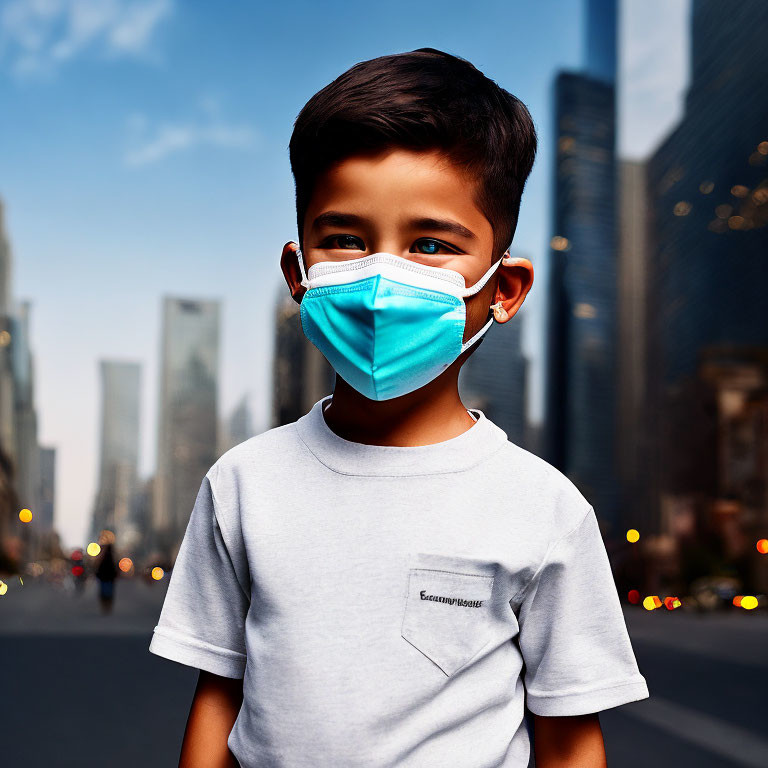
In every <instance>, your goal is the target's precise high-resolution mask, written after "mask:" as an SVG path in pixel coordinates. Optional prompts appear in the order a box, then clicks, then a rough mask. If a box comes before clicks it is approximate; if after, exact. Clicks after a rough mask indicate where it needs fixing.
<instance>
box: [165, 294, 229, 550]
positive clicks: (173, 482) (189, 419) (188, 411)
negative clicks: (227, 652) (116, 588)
mask: <svg viewBox="0 0 768 768" xmlns="http://www.w3.org/2000/svg"><path fill="white" fill-rule="evenodd" d="M219 312H220V303H219V302H218V301H204V300H195V299H186V298H175V297H165V298H164V301H163V330H162V349H161V358H160V398H159V411H158V418H159V427H158V448H157V473H156V476H155V483H154V493H155V498H154V504H153V515H154V534H155V545H156V547H157V548H158V549H160V550H161V551H164V552H166V554H168V555H169V557H170V558H171V559H172V560H174V559H175V557H176V553H177V552H178V547H179V544H180V543H181V538H182V537H183V535H184V531H185V529H186V525H187V522H188V521H189V516H190V514H191V512H192V508H193V507H194V503H195V498H196V496H197V492H198V490H199V489H200V484H201V483H202V481H203V477H204V476H205V473H206V472H207V471H208V470H209V469H210V468H211V466H212V465H213V464H214V463H215V461H216V459H217V458H218V456H217V446H218V439H217V438H218V435H217V425H218V391H219V387H218V381H219Z"/></svg>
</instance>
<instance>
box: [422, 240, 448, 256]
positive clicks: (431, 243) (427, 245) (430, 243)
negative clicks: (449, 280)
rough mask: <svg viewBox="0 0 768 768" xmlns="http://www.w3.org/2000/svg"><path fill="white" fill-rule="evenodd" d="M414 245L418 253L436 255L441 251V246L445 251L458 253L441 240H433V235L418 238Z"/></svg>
mask: <svg viewBox="0 0 768 768" xmlns="http://www.w3.org/2000/svg"><path fill="white" fill-rule="evenodd" d="M413 247H414V248H415V249H416V253H423V254H425V255H427V256H435V255H437V254H439V253H440V249H441V248H445V249H446V250H445V251H444V253H456V251H455V250H454V249H453V248H451V246H449V245H446V244H445V243H441V242H440V241H439V240H433V239H432V238H431V237H424V238H422V239H421V240H417V241H416V242H415V243H414V244H413Z"/></svg>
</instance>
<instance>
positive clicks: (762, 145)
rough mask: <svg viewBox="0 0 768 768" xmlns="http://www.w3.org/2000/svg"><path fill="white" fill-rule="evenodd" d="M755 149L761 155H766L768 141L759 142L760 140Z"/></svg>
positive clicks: (767, 153) (767, 152)
mask: <svg viewBox="0 0 768 768" xmlns="http://www.w3.org/2000/svg"><path fill="white" fill-rule="evenodd" d="M757 151H758V152H759V153H760V154H761V155H768V141H761V142H760V143H759V144H758V145H757Z"/></svg>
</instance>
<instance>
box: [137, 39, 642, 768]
mask: <svg viewBox="0 0 768 768" xmlns="http://www.w3.org/2000/svg"><path fill="white" fill-rule="evenodd" d="M536 143H537V138H536V133H535V128H534V125H533V122H532V120H531V117H530V115H529V113H528V111H527V109H526V108H525V106H524V105H523V104H522V103H521V102H520V101H519V100H518V99H516V98H515V97H514V96H512V95H511V94H509V93H508V92H506V91H505V90H503V89H501V88H500V87H499V86H498V85H496V83H494V82H493V81H491V80H489V79H487V78H486V77H485V76H484V75H482V73H481V72H479V71H478V70H477V69H475V68H474V67H473V66H472V65H471V64H470V63H469V62H467V61H465V60H464V59H460V58H456V57H453V56H450V55H448V54H445V53H442V52H440V51H436V50H434V49H431V48H426V49H419V50H418V51H413V52H410V53H405V54H399V55H394V56H384V57H381V58H377V59H373V60H371V61H365V62H362V63H360V64H357V65H356V66H354V67H352V68H351V69H350V70H349V71H347V72H345V73H344V74H343V75H341V76H340V77H339V78H337V79H336V80H335V81H333V82H332V83H331V84H330V85H328V86H327V87H325V88H323V89H322V90H321V91H320V92H319V93H317V94H316V95H315V96H314V97H313V98H312V99H310V101H309V102H308V103H307V104H306V106H305V107H304V108H303V110H302V111H301V113H300V114H299V116H298V118H297V121H296V124H295V126H294V131H293V136H292V138H291V142H290V157H291V167H292V170H293V173H294V176H295V179H296V204H297V220H298V232H299V243H298V245H297V244H296V243H293V242H290V243H287V244H286V246H285V247H284V249H283V253H282V259H281V266H282V270H283V273H284V276H285V279H286V282H287V283H288V286H289V288H290V291H291V295H292V296H293V297H294V299H295V300H296V301H297V302H298V303H300V314H301V323H302V327H303V329H304V332H305V333H306V335H307V336H308V338H309V339H310V340H311V341H312V342H313V343H314V344H315V345H316V346H317V347H318V348H319V349H320V350H321V351H322V352H323V354H324V355H325V356H326V357H327V358H328V360H329V362H330V363H331V364H332V365H333V367H334V368H335V370H336V374H337V376H336V382H335V386H334V390H333V393H332V395H328V396H326V397H323V398H322V399H321V400H319V401H318V402H317V403H315V405H314V406H313V407H312V408H311V410H310V411H309V413H307V414H305V415H304V416H302V417H301V418H300V419H298V420H297V421H296V422H294V423H291V424H287V425H284V426H280V427H276V428H274V429H270V430H268V431H266V432H264V433H262V434H260V435H256V436H255V437H252V438H251V439H249V440H247V441H245V442H244V443H241V444H240V445H238V446H236V447H234V448H232V449H231V450H229V451H227V452H226V453H225V454H224V455H223V456H222V457H221V458H220V459H219V460H218V461H217V462H216V463H215V464H214V466H213V467H211V469H210V470H209V472H208V473H207V474H206V476H205V478H204V480H203V483H202V486H201V488H200V491H199V494H198V496H197V501H196V503H195V505H194V508H193V510H192V513H191V517H190V521H189V524H188V527H187V531H186V534H185V537H184V540H183V542H182V546H181V549H180V551H179V554H178V558H177V560H176V564H175V568H174V569H173V572H172V576H171V580H170V583H169V587H168V592H167V595H166V598H165V603H164V605H163V608H162V612H161V614H160V618H159V622H158V625H157V626H156V627H155V630H154V635H153V637H152V641H151V644H150V651H152V652H153V653H156V654H158V655H160V656H165V657H167V658H169V659H173V660H175V661H177V662H181V663H182V664H187V665H191V666H194V667H197V668H199V669H200V676H199V681H198V686H197V690H196V692H195V697H194V701H193V704H192V709H191V712H190V717H189V721H188V724H187V730H186V733H185V738H184V744H183V747H182V758H181V765H182V766H185V767H187V768H213V766H225V765H233V766H234V765H240V766H243V767H247V768H272V767H274V768H278V767H279V768H304V767H305V766H306V767H309V766H312V768H316V767H318V766H320V767H325V766H329V767H330V766H333V767H334V768H335V767H339V766H355V767H359V768H363V767H365V768H375V767H378V766H381V767H382V768H383V767H384V766H387V767H389V766H406V767H408V766H414V767H419V768H422V767H423V768H433V767H442V766H447V767H449V768H485V767H487V768H491V766H509V767H512V766H514V767H515V768H524V767H525V766H526V765H528V760H529V754H530V741H529V733H528V728H527V726H526V718H525V706H526V705H527V707H528V709H529V710H530V712H532V713H533V723H532V724H533V732H534V752H535V758H536V765H537V766H538V767H539V768H553V767H554V766H579V768H588V767H589V768H598V767H599V766H604V765H605V753H604V748H603V740H602V733H601V730H600V725H599V720H598V712H599V711H600V710H603V709H607V708H610V707H616V706H619V705H621V704H624V703H627V702H630V701H635V700H638V699H642V698H646V697H647V696H648V695H649V694H648V688H647V685H646V681H645V678H644V677H643V676H642V675H641V674H640V672H639V670H638V667H637V664H636V660H635V657H634V654H633V651H632V647H631V644H630V640H629V637H628V634H627V631H626V626H625V623H624V618H623V614H622V612H621V606H620V603H619V598H618V595H617V592H616V588H615V584H614V581H613V578H612V575H611V570H610V567H609V562H608V558H607V554H606V550H605V547H604V544H603V540H602V537H601V534H600V529H599V528H598V525H597V519H596V516H595V512H594V510H593V508H592V506H591V505H590V504H589V502H588V501H587V500H586V499H585V498H584V497H583V496H582V495H581V494H580V493H579V491H578V490H577V489H576V487H575V486H574V485H573V484H572V483H571V482H570V481H569V480H568V479H567V478H566V477H565V476H564V475H562V474H561V473H560V472H559V471H557V470H556V469H555V468H553V467H552V466H551V465H549V464H548V463H546V462H545V461H543V460H542V459H539V458H537V457H536V456H534V455H533V454H531V453H529V452H527V451H525V450H523V449H522V448H520V447H518V446H516V445H515V444H514V443H512V442H511V441H509V440H508V439H507V435H506V433H505V432H503V431H502V430H501V429H500V428H499V427H498V426H496V425H495V424H494V423H493V422H491V421H490V420H489V419H488V418H487V417H486V416H485V415H484V413H483V412H482V411H480V410H467V409H466V408H465V407H464V406H463V405H462V402H461V399H460V397H459V393H458V374H459V369H460V367H461V365H463V363H464V362H465V361H466V359H467V358H468V356H469V355H470V354H471V352H472V351H473V350H474V349H476V347H477V344H478V343H479V342H480V340H481V338H482V336H483V334H484V333H485V332H486V331H487V330H488V328H489V327H490V325H491V324H492V323H493V322H494V321H496V322H497V323H500V324H503V323H506V322H508V321H509V320H510V319H511V318H512V317H513V316H514V315H515V313H516V312H517V310H518V309H519V308H520V306H521V305H522V303H523V301H524V299H525V296H526V294H527V293H528V290H529V289H530V287H531V284H532V281H533V268H532V266H531V263H530V262H529V261H528V260H527V259H524V258H511V257H509V255H508V254H507V253H506V250H507V247H508V246H509V244H510V242H511V241H512V237H513V234H514V230H515V227H516V224H517V217H518V212H519V207H520V198H521V195H522V191H523V187H524V185H525V182H526V179H527V177H528V175H529V173H530V170H531V167H532V165H533V161H534V156H535V152H536Z"/></svg>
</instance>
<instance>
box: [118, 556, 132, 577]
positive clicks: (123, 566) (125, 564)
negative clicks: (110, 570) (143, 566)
mask: <svg viewBox="0 0 768 768" xmlns="http://www.w3.org/2000/svg"><path fill="white" fill-rule="evenodd" d="M117 567H118V568H119V569H120V570H121V571H123V572H124V573H128V571H130V570H131V568H133V560H131V558H130V557H123V558H121V559H120V562H119V563H118V564H117Z"/></svg>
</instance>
